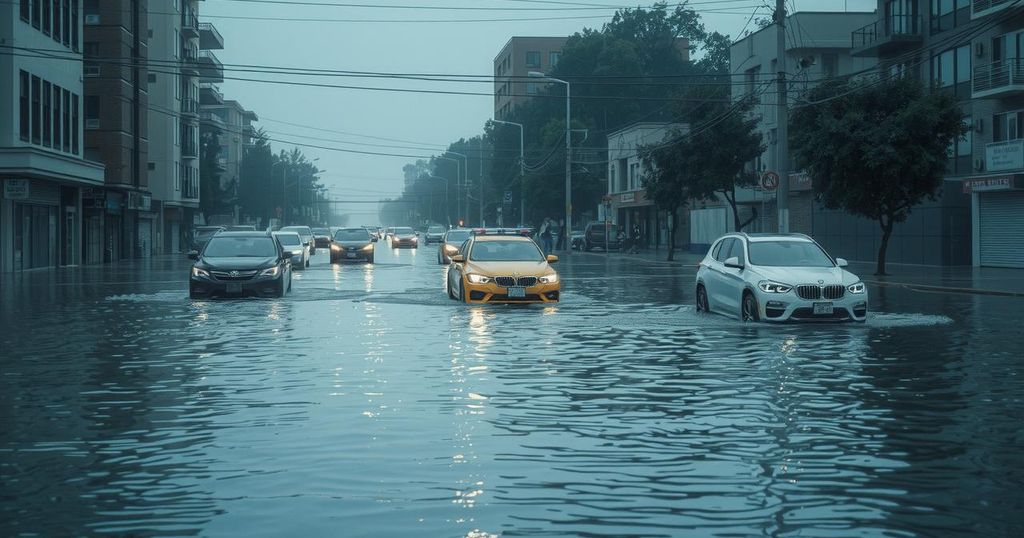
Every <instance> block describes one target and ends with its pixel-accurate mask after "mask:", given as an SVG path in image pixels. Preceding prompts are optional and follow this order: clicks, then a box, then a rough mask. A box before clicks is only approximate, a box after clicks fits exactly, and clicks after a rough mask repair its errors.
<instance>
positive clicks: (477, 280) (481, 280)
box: [466, 273, 491, 284]
mask: <svg viewBox="0 0 1024 538" xmlns="http://www.w3.org/2000/svg"><path fill="white" fill-rule="evenodd" d="M466 279H467V280H469V281H470V282H472V283H473V284H486V283H488V282H490V281H491V278H490V277H486V276H484V275H474V274H473V273H470V274H468V275H466Z"/></svg>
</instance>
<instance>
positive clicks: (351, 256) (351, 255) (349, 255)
mask: <svg viewBox="0 0 1024 538" xmlns="http://www.w3.org/2000/svg"><path fill="white" fill-rule="evenodd" d="M345 256H346V257H348V258H355V257H356V253H355V252H349V253H348V254H345Z"/></svg>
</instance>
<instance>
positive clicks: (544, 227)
mask: <svg viewBox="0 0 1024 538" xmlns="http://www.w3.org/2000/svg"><path fill="white" fill-rule="evenodd" d="M540 244H541V248H543V249H544V254H545V255H547V254H551V247H552V245H551V219H549V218H547V217H545V218H544V222H542V223H541V225H540Z"/></svg>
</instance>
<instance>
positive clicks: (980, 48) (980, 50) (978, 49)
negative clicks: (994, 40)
mask: <svg viewBox="0 0 1024 538" xmlns="http://www.w3.org/2000/svg"><path fill="white" fill-rule="evenodd" d="M974 55H975V56H977V57H979V58H981V57H982V56H984V55H985V43H983V42H981V41H978V42H977V43H975V44H974Z"/></svg>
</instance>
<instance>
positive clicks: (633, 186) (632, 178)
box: [629, 163, 641, 191]
mask: <svg viewBox="0 0 1024 538" xmlns="http://www.w3.org/2000/svg"><path fill="white" fill-rule="evenodd" d="M640 181H641V177H640V163H630V165H629V190H631V191H635V190H638V189H639V188H640Z"/></svg>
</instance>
